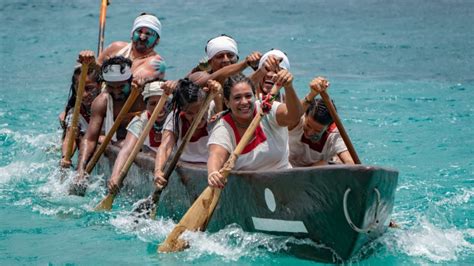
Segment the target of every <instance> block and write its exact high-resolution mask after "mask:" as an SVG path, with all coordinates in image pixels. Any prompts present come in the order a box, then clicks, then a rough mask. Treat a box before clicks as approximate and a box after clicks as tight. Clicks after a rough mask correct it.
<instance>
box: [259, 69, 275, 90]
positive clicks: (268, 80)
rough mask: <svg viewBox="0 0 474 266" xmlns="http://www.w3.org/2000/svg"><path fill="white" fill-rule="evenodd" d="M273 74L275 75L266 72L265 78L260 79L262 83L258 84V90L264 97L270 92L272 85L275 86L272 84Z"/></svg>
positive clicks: (271, 72)
mask: <svg viewBox="0 0 474 266" xmlns="http://www.w3.org/2000/svg"><path fill="white" fill-rule="evenodd" d="M275 74H276V73H275V72H273V71H269V72H267V74H266V75H265V77H264V78H263V79H262V81H261V83H260V88H261V89H262V91H263V93H264V94H265V95H266V94H268V93H270V91H271V90H272V87H273V85H274V84H275V82H273V76H274V75H275Z"/></svg>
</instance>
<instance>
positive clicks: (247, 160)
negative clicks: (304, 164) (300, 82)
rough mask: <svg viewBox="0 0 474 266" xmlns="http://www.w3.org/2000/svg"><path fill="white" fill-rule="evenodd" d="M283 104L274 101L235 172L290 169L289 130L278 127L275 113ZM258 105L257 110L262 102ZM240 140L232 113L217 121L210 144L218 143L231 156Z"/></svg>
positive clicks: (236, 165) (238, 160)
mask: <svg viewBox="0 0 474 266" xmlns="http://www.w3.org/2000/svg"><path fill="white" fill-rule="evenodd" d="M280 104H281V103H279V102H273V104H272V109H271V111H270V113H268V114H266V115H265V116H264V117H263V118H262V120H261V121H260V125H259V126H258V127H257V129H256V130H255V133H254V138H253V139H252V140H250V142H249V144H247V146H246V148H245V149H244V151H243V152H242V154H240V155H239V157H238V158H237V161H236V163H235V167H234V170H263V171H264V170H278V169H288V168H291V164H290V163H289V161H288V155H289V147H288V129H287V128H286V127H281V126H279V125H278V122H277V121H276V111H277V109H278V106H279V105H280ZM255 105H256V111H258V110H259V109H260V101H256V102H255ZM230 121H232V122H230ZM237 138H238V139H239V141H240V138H241V136H240V135H239V133H238V132H237V128H236V127H235V124H234V123H233V120H232V118H231V116H230V113H229V114H227V115H225V116H223V117H222V118H221V119H219V121H217V122H216V125H215V126H214V128H213V130H212V132H211V136H210V137H209V142H208V145H211V144H217V145H220V146H222V147H223V148H224V149H226V150H227V151H228V152H229V153H232V152H233V151H234V149H235V147H236V146H237Z"/></svg>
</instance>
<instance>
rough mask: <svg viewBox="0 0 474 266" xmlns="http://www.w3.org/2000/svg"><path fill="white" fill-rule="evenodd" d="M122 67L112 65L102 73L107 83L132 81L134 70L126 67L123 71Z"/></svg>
mask: <svg viewBox="0 0 474 266" xmlns="http://www.w3.org/2000/svg"><path fill="white" fill-rule="evenodd" d="M121 67H122V66H121V65H118V64H117V65H110V66H108V67H107V68H106V69H104V70H103V71H102V77H103V78H104V80H105V81H109V82H115V81H125V80H128V79H130V77H131V76H132V70H131V69H130V67H129V66H128V65H124V68H123V70H121Z"/></svg>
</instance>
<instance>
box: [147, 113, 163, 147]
mask: <svg viewBox="0 0 474 266" xmlns="http://www.w3.org/2000/svg"><path fill="white" fill-rule="evenodd" d="M146 115H147V117H148V120H150V117H151V114H150V113H149V112H146ZM161 136H162V132H160V131H155V128H154V127H152V128H151V129H150V133H148V139H149V141H150V146H151V147H153V148H158V147H160V145H161Z"/></svg>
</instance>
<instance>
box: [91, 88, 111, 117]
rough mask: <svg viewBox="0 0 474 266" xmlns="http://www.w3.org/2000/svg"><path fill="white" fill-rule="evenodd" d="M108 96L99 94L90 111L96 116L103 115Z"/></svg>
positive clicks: (105, 93) (104, 93)
mask: <svg viewBox="0 0 474 266" xmlns="http://www.w3.org/2000/svg"><path fill="white" fill-rule="evenodd" d="M108 97H109V94H108V93H107V92H101V93H100V94H99V96H97V97H96V98H95V99H94V101H93V102H92V106H91V111H92V113H93V114H94V113H96V114H105V112H106V110H107V99H108Z"/></svg>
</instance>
